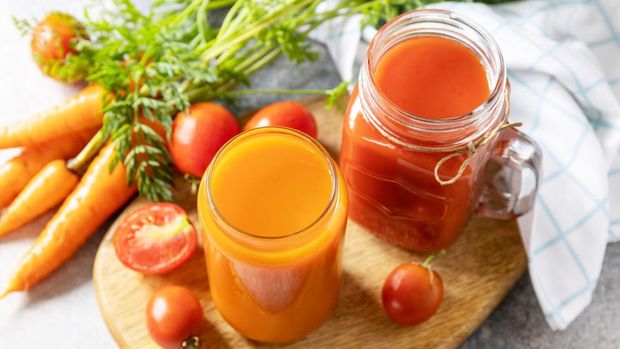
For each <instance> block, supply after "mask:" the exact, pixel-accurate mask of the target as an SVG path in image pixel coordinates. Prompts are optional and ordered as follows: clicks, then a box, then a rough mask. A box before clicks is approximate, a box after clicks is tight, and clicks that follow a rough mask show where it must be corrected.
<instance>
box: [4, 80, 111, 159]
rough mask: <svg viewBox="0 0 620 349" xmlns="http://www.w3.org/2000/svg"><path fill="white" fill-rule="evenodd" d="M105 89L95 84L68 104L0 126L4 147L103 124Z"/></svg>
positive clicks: (68, 101)
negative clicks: (15, 122)
mask: <svg viewBox="0 0 620 349" xmlns="http://www.w3.org/2000/svg"><path fill="white" fill-rule="evenodd" d="M104 95H105V90H104V89H103V88H101V87H99V86H96V85H91V86H88V87H86V88H85V89H83V90H82V91H81V92H80V93H78V94H77V95H75V96H73V97H71V98H69V99H68V100H67V101H65V102H64V103H62V104H60V105H57V106H55V107H53V108H51V109H49V110H46V111H44V112H41V113H39V114H37V115H35V116H34V117H32V118H29V119H27V120H24V121H21V122H19V123H17V124H13V125H6V126H2V127H0V148H11V147H24V146H32V145H35V144H39V143H41V142H45V141H49V140H51V139H54V138H58V137H61V136H65V135H68V134H71V133H75V132H77V131H81V130H84V129H88V128H93V127H97V126H101V123H102V122H103V116H102V102H103V96H104Z"/></svg>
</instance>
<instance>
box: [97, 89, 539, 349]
mask: <svg viewBox="0 0 620 349" xmlns="http://www.w3.org/2000/svg"><path fill="white" fill-rule="evenodd" d="M303 103H304V104H305V105H306V106H307V107H308V108H309V109H310V110H312V112H313V113H314V115H315V117H316V118H317V121H318V124H319V140H320V141H321V142H322V143H323V144H324V145H325V146H326V148H327V149H328V150H329V151H330V152H332V154H334V155H335V154H337V151H338V149H339V146H340V133H341V129H342V115H341V113H339V112H338V110H336V109H331V110H330V109H326V108H325V107H324V100H323V99H312V100H305V101H303ZM178 189H179V192H178V193H177V194H178V198H179V201H180V204H181V205H182V206H184V207H185V209H186V210H187V211H188V212H190V218H191V219H192V222H193V223H194V225H195V226H196V227H197V228H198V229H200V224H199V223H198V220H197V217H196V212H195V208H196V204H195V197H194V196H193V195H191V193H190V192H189V190H188V188H187V187H186V186H184V185H183V184H182V182H181V181H179V186H178ZM143 203H144V202H143V201H142V200H140V199H137V200H135V201H134V202H133V203H132V204H131V205H130V206H129V207H127V209H125V212H129V211H132V210H133V209H135V208H136V207H137V206H139V205H141V204H143ZM121 218H122V215H121ZM119 219H120V218H119ZM117 222H118V220H117ZM115 226H116V224H114V225H113V226H112V227H111V228H110V231H108V233H107V234H106V236H105V238H104V239H103V241H102V243H101V245H100V247H99V251H98V252H97V257H96V259H95V264H94V272H93V275H94V285H95V290H96V294H97V300H98V303H99V309H100V311H101V314H102V316H103V318H104V320H105V322H106V324H107V326H108V328H109V330H110V332H111V334H112V336H113V337H114V339H115V340H116V342H117V343H118V345H119V346H120V347H121V348H123V349H124V348H140V349H143V348H157V346H156V345H155V343H154V342H153V341H152V340H151V339H150V337H149V335H148V333H147V331H146V326H145V320H144V313H145V306H146V302H147V299H148V298H149V296H150V295H151V294H152V292H153V291H154V290H155V289H157V288H158V287H160V286H162V285H165V284H178V285H182V286H185V287H187V288H189V289H191V290H192V291H193V292H194V293H195V294H196V295H198V296H199V298H200V301H201V303H202V306H203V310H204V315H205V319H206V322H205V323H206V324H205V326H204V328H203V329H202V333H201V334H200V337H201V340H202V341H203V343H205V348H253V347H269V346H267V345H263V344H260V343H256V342H254V341H251V340H248V339H245V338H243V337H242V336H240V335H239V334H238V333H237V332H235V330H233V329H232V328H231V327H230V326H229V325H228V324H227V323H226V322H225V321H224V320H223V319H222V317H221V316H220V315H219V313H218V312H217V310H216V309H215V308H214V306H213V303H212V302H211V297H210V295H209V286H208V283H207V275H206V267H205V263H204V256H203V254H202V251H198V252H197V253H196V254H195V255H194V257H193V258H192V259H191V260H190V261H189V262H188V263H187V264H186V265H184V266H183V267H181V268H180V269H179V270H177V271H175V272H173V273H171V274H169V275H166V276H164V277H157V276H142V275H141V274H138V273H136V272H134V271H131V270H129V269H127V268H125V267H124V266H123V265H122V264H121V263H120V261H119V260H118V259H117V258H116V254H115V252H114V247H113V245H112V232H113V231H114V228H115ZM423 258H424V256H420V255H416V254H412V253H409V252H407V251H405V250H402V249H400V248H397V247H395V246H392V245H390V244H388V243H386V242H384V241H382V240H380V239H378V238H376V237H374V236H373V235H372V234H370V233H368V232H367V231H365V230H364V229H363V228H361V227H360V226H358V225H357V224H355V223H354V222H352V221H349V223H348V227H347V232H346V243H345V250H344V263H343V267H344V287H343V291H342V294H341V299H340V303H339V305H338V307H337V308H336V310H335V311H334V314H333V316H332V318H331V319H330V320H329V321H328V322H327V323H325V324H324V325H323V326H322V327H321V328H319V329H318V330H316V331H314V332H313V333H311V334H310V335H309V336H307V337H306V338H304V339H303V340H301V341H298V342H295V343H292V344H290V345H289V346H288V347H290V348H323V347H331V348H356V347H357V348H359V347H362V348H455V347H457V346H459V345H460V344H461V343H462V342H463V341H464V340H465V339H466V338H467V337H468V336H469V335H470V334H471V333H472V332H473V331H474V330H475V329H476V328H477V327H478V326H479V325H480V324H481V323H482V322H483V321H484V319H486V317H487V316H488V315H489V313H490V312H491V311H492V310H493V309H494V308H495V307H496V306H497V305H498V303H499V302H500V301H501V300H502V299H503V298H504V296H505V295H506V293H507V292H508V291H509V290H510V289H511V288H512V286H513V285H514V283H515V282H516V281H517V280H518V279H519V277H520V276H521V275H522V274H523V272H524V271H525V268H526V262H527V259H526V255H525V252H524V250H523V247H522V243H521V238H520V236H519V230H518V228H517V225H516V223H515V222H514V221H508V222H506V221H497V220H491V219H485V218H480V217H474V218H472V220H471V221H470V223H469V224H468V226H467V228H466V229H465V233H464V234H463V236H461V237H460V239H459V240H458V241H457V243H456V244H455V245H454V246H452V247H451V248H450V249H448V251H447V254H446V255H445V256H444V257H442V258H440V259H439V260H437V261H436V262H435V263H434V264H433V268H434V269H435V270H437V271H438V272H439V273H440V274H441V276H442V278H443V280H444V286H445V298H444V301H443V304H442V305H441V308H440V309H439V312H438V313H437V314H436V315H435V316H434V317H433V318H431V319H430V320H429V321H427V322H426V323H424V324H422V325H419V326H417V327H400V326H398V325H396V324H394V323H393V322H391V321H390V319H389V318H388V317H387V316H386V315H385V313H384V312H383V308H382V305H381V288H382V286H383V281H384V280H385V277H386V276H387V275H388V274H389V272H390V271H391V270H392V269H393V268H394V267H396V266H397V265H398V264H400V263H403V262H407V261H412V260H417V261H421V260H422V259H423Z"/></svg>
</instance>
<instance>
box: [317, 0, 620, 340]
mask: <svg viewBox="0 0 620 349" xmlns="http://www.w3.org/2000/svg"><path fill="white" fill-rule="evenodd" d="M434 7H439V8H444V9H449V10H452V11H455V12H457V13H459V14H461V15H462V16H464V17H467V18H469V19H471V20H472V21H474V22H476V23H478V24H479V25H481V26H482V27H484V28H485V29H486V30H488V31H489V32H490V33H491V34H492V35H493V37H494V38H495V40H496V41H497V42H498V43H499V45H500V47H501V49H502V52H503V54H504V58H505V60H506V65H507V67H508V72H509V78H510V81H511V87H512V98H511V100H512V106H511V110H512V112H511V120H512V121H523V122H524V124H525V125H524V127H522V128H521V130H522V131H523V132H526V133H527V134H529V135H531V136H532V137H533V138H534V139H536V141H537V142H538V143H539V144H540V146H541V147H542V149H543V176H542V180H541V185H540V188H539V195H538V198H537V200H536V205H535V208H534V210H533V211H532V212H531V213H530V214H528V215H527V216H526V217H523V218H521V219H520V220H519V224H520V227H521V234H522V237H523V242H524V244H525V249H526V251H527V254H528V256H529V270H530V276H531V279H532V283H533V285H534V289H535V291H536V294H537V296H538V300H539V303H540V305H541V307H542V310H543V312H544V314H545V317H546V319H547V321H548V323H549V325H550V326H551V327H552V328H553V329H564V328H566V327H567V326H568V324H570V322H571V321H573V320H574V319H575V317H577V315H579V313H581V311H582V310H583V309H584V308H585V307H586V306H587V305H588V304H589V303H590V301H591V299H592V293H593V291H594V288H595V286H596V283H597V280H598V277H599V275H600V271H601V266H602V262H603V256H604V254H605V246H606V244H607V242H608V241H615V240H618V239H620V157H618V147H619V145H620V104H619V101H620V1H618V0H547V1H520V2H515V3H509V4H504V5H499V6H487V5H483V4H475V3H454V2H450V3H442V4H439V5H434ZM356 24H359V18H357V17H356V18H350V19H348V20H339V22H337V23H330V24H327V25H325V26H323V27H321V28H319V30H318V31H317V32H316V33H314V37H315V38H317V39H319V40H322V41H325V42H326V43H327V44H328V48H329V49H330V52H331V54H332V56H333V58H334V61H335V62H336V65H337V66H338V68H339V69H340V72H341V74H342V77H343V79H351V78H352V77H353V78H355V76H356V74H357V72H356V71H357V68H353V67H357V66H358V65H359V57H358V62H357V64H355V60H354V59H353V58H352V55H353V54H354V53H355V52H356V51H358V47H359V43H360V40H361V41H362V42H364V41H366V42H367V41H368V40H369V39H370V38H371V37H372V35H373V34H374V32H375V31H374V30H372V29H370V30H369V29H368V28H366V29H364V31H363V33H360V30H359V26H358V25H356ZM364 47H365V45H364ZM610 202H611V210H610Z"/></svg>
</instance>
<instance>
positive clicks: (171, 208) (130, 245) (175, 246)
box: [114, 203, 198, 275]
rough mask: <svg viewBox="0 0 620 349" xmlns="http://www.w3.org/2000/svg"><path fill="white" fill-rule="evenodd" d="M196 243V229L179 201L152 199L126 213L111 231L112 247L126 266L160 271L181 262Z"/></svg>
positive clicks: (139, 270) (157, 273) (152, 272)
mask: <svg viewBox="0 0 620 349" xmlns="http://www.w3.org/2000/svg"><path fill="white" fill-rule="evenodd" d="M197 245H198V238H197V235H196V230H195V229H194V227H193V226H192V224H191V223H190V221H189V218H188V216H187V213H186V212H185V210H183V208H181V207H180V206H179V205H176V204H171V203H152V204H147V205H144V206H142V207H140V208H138V209H136V210H135V211H133V212H131V213H130V214H129V215H127V216H126V217H125V218H124V219H123V221H122V222H121V223H120V225H119V226H118V228H116V231H115V232H114V249H115V250H116V256H117V257H118V259H119V260H120V261H121V262H122V263H123V264H124V265H125V266H126V267H128V268H131V269H133V270H135V271H137V272H140V273H142V274H146V275H160V274H165V273H168V272H171V271H173V270H175V269H177V268H178V267H180V266H181V265H183V264H184V263H185V262H186V261H187V260H188V259H189V258H190V257H191V256H192V255H193V254H194V252H195V250H196V246H197Z"/></svg>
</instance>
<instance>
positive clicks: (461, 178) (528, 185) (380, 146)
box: [340, 10, 541, 252]
mask: <svg viewBox="0 0 620 349" xmlns="http://www.w3.org/2000/svg"><path fill="white" fill-rule="evenodd" d="M509 92H510V91H509V84H508V81H507V78H506V68H505V66H504V61H503V58H502V55H501V52H500V50H499V47H498V45H497V44H496V43H495V41H494V40H493V39H492V38H491V36H490V35H489V34H488V33H487V32H486V31H484V30H483V29H482V28H480V27H478V26H477V25H475V24H473V23H471V22H469V21H468V20H466V19H464V18H461V17H460V16H458V15H456V14H454V13H451V12H448V11H443V10H418V11H413V12H409V13H406V14H404V15H401V16H400V17H397V18H396V19H394V20H392V21H391V22H389V23H387V24H386V25H385V26H384V27H383V28H382V29H381V30H380V31H379V32H378V33H377V35H376V36H375V37H374V39H373V40H372V42H371V43H370V45H369V48H368V52H367V56H366V58H365V61H364V62H363V65H362V67H361V71H360V74H359V80H358V84H357V86H356V87H355V89H354V91H353V93H352V96H351V99H350V102H349V105H348V107H347V111H346V115H345V121H344V130H343V138H342V149H341V154H340V168H341V170H342V173H343V176H344V178H345V181H346V183H347V187H348V190H349V200H350V206H349V215H350V217H351V218H352V219H353V220H355V221H356V222H357V223H359V224H361V225H363V226H365V227H366V228H368V229H369V230H371V231H372V232H374V233H375V234H377V235H378V236H379V237H381V238H384V239H386V240H388V241H390V242H393V243H396V244H398V245H400V246H402V247H405V248H407V249H411V250H414V251H419V252H432V251H438V250H441V249H443V248H446V247H448V246H450V245H451V244H452V243H454V241H455V240H456V239H457V237H458V236H459V234H460V233H461V231H462V230H463V228H464V226H465V224H466V222H467V220H468V218H469V217H470V215H471V213H473V212H475V211H477V212H479V213H481V214H483V215H485V216H490V217H495V218H503V219H506V218H512V217H516V216H518V215H520V214H523V213H524V212H526V211H528V210H529V209H530V207H531V205H532V203H533V200H534V195H535V193H536V188H537V183H538V173H539V166H540V154H541V152H540V150H539V148H538V146H537V145H536V144H535V143H534V141H532V140H531V139H530V138H528V137H527V136H525V135H523V134H521V133H520V132H518V131H516V130H515V129H514V128H512V127H509V126H511V124H509V123H508V119H507V116H508V109H509Z"/></svg>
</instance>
